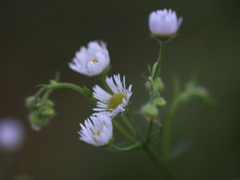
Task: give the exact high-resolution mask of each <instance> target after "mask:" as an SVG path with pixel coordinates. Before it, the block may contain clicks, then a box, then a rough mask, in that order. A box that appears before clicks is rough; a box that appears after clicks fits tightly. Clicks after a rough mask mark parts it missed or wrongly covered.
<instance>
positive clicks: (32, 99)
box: [26, 96, 39, 110]
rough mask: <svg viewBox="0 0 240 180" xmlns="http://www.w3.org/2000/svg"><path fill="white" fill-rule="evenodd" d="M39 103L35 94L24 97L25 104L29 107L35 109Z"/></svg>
mask: <svg viewBox="0 0 240 180" xmlns="http://www.w3.org/2000/svg"><path fill="white" fill-rule="evenodd" d="M38 103H39V99H38V98H37V97H36V96H30V97H28V98H27V99H26V106H27V107H28V108H29V109H32V110H33V109H37V105H38Z"/></svg>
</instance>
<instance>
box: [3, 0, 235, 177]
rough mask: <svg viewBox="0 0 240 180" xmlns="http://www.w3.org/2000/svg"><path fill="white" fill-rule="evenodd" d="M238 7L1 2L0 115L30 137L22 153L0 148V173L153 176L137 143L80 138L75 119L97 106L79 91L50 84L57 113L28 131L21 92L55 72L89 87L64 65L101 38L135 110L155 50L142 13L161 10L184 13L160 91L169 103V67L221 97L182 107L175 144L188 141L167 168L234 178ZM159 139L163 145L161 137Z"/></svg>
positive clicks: (195, 2)
mask: <svg viewBox="0 0 240 180" xmlns="http://www.w3.org/2000/svg"><path fill="white" fill-rule="evenodd" d="M239 5H240V3H239V1H236V0H228V1H221V0H192V1H188V0H181V1H179V0H148V1H146V0H145V1H142V0H138V1H126V0H121V1H115V0H91V1H83V0H78V1H75V0H69V1H67V0H65V1H64V0H58V1H51V0H49V1H30V0H24V1H16V0H15V1H1V2H0V84H1V88H0V106H1V110H0V118H2V117H6V116H12V117H16V118H19V119H20V120H21V121H22V122H23V123H24V125H25V128H26V133H27V139H26V142H25V144H24V146H23V147H22V148H21V149H20V150H19V151H18V152H16V153H1V154H0V156H1V159H2V161H1V162H0V169H1V170H0V179H1V180H12V179H14V178H16V177H18V176H20V175H27V176H29V177H31V179H32V180H66V179H71V180H75V179H76V180H77V179H78V180H79V179H83V180H86V179H105V180H112V179H115V180H122V179H138V180H145V179H149V180H150V179H159V175H160V173H159V172H158V170H157V169H156V167H155V166H154V164H153V162H151V160H150V159H149V158H148V156H147V155H146V154H145V153H144V152H142V151H133V152H126V153H109V152H107V151H105V150H104V149H99V148H96V147H93V146H90V145H88V144H86V143H84V142H81V141H80V140H79V139H78V138H79V136H78V134H77V131H79V129H80V128H79V125H78V124H79V123H80V122H81V123H82V122H83V121H84V119H85V118H87V117H88V116H89V115H91V113H92V112H93V111H92V108H93V105H92V104H90V102H89V101H88V100H86V99H85V98H84V97H83V96H81V95H80V94H78V93H76V92H74V91H72V90H66V89H63V90H58V91H55V92H54V93H53V95H52V96H51V99H52V100H54V102H55V103H56V106H55V109H56V112H57V116H55V117H54V118H53V120H52V121H51V123H50V124H49V125H48V126H47V127H46V128H43V129H42V130H41V131H40V132H35V131H33V130H31V128H30V125H29V123H28V118H27V116H28V110H27V109H26V107H25V105H24V100H25V98H27V97H28V96H30V95H33V94H34V93H35V92H36V91H37V88H36V87H35V85H37V84H42V83H48V80H49V79H51V78H54V76H55V72H56V71H57V70H59V71H60V72H61V79H60V80H61V81H62V82H71V83H76V84H78V85H86V86H87V87H89V88H91V87H92V86H94V85H95V84H96V83H98V84H99V83H100V82H99V81H98V80H97V79H95V78H88V77H85V76H83V75H81V74H78V73H77V72H74V71H72V70H71V69H70V68H69V67H68V63H69V62H70V61H71V60H72V58H73V57H74V55H75V52H76V51H77V50H78V49H79V47H80V46H85V45H86V44H87V43H88V42H89V41H92V40H104V41H105V42H107V45H108V50H109V53H110V58H111V66H112V69H111V71H110V75H111V74H116V73H120V74H121V75H126V79H127V84H128V85H129V84H133V96H132V98H131V100H132V106H131V109H133V110H136V109H138V107H139V106H138V105H142V104H144V103H145V102H146V101H147V96H145V94H146V93H147V92H146V91H145V89H144V86H143V84H144V79H143V78H142V73H144V74H146V75H148V72H147V65H148V64H149V65H153V63H154V62H155V61H156V59H157V57H158V48H159V46H158V44H157V43H156V41H154V39H152V38H150V33H149V30H148V15H149V13H150V12H151V11H155V10H157V9H163V8H172V9H173V10H176V11H177V14H178V16H182V17H183V18H184V20H183V23H182V26H181V28H180V30H179V36H178V37H177V38H176V39H174V40H172V41H171V42H170V43H169V44H167V49H166V51H165V55H164V60H163V64H162V71H161V77H162V79H163V81H164V82H165V90H164V97H165V99H166V100H167V101H168V102H169V103H170V102H171V97H172V83H171V80H172V77H173V74H178V75H179V77H180V78H181V80H182V82H186V81H187V80H189V79H190V78H191V76H192V74H193V73H197V74H198V76H199V82H200V84H202V85H204V86H206V87H208V89H209V90H210V92H211V94H212V95H213V96H214V97H215V98H216V99H218V106H216V107H213V106H209V105H205V104H203V103H197V104H195V106H194V107H193V106H182V107H180V108H179V109H178V111H177V114H176V117H175V122H174V127H173V144H176V143H177V142H179V141H180V140H182V139H184V138H187V137H194V146H193V147H192V148H191V149H190V150H189V151H188V153H186V154H184V155H183V156H182V157H180V158H179V159H178V160H176V161H175V162H174V163H173V169H174V170H175V171H176V173H177V174H178V175H179V176H180V177H182V179H184V180H193V179H194V180H203V179H204V180H213V179H214V180H215V179H217V180H234V179H235V180H236V179H237V178H239V177H240V171H239V170H240V163H239V162H240V161H239V160H240V152H239V150H240V141H239V138H240V133H239V128H240V122H239V120H240V118H239V117H240V115H239V107H240V106H239V101H240V91H239V90H240V78H239V75H240V73H239V65H240V62H239V61H240V59H239V57H240V50H239V49H240V43H239V42H240V36H239V32H240V26H239V19H240V12H239ZM143 96H144V98H143ZM117 140H118V139H117ZM155 146H156V148H157V149H160V148H161V147H160V146H161V145H160V141H157V143H156V144H155Z"/></svg>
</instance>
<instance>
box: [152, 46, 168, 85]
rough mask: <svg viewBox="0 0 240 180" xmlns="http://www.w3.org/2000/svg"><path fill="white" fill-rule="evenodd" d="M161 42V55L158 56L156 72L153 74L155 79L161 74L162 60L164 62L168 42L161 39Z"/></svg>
mask: <svg viewBox="0 0 240 180" xmlns="http://www.w3.org/2000/svg"><path fill="white" fill-rule="evenodd" d="M159 43H160V52H159V57H158V62H157V66H156V70H155V71H154V74H153V75H152V77H153V81H154V80H155V79H156V78H157V77H158V76H159V74H160V70H161V62H162V58H163V52H164V49H165V46H166V42H165V41H159Z"/></svg>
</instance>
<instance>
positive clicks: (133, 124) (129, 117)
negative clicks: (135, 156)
mask: <svg viewBox="0 0 240 180" xmlns="http://www.w3.org/2000/svg"><path fill="white" fill-rule="evenodd" d="M126 116H127V118H128V120H129V121H130V123H131V124H132V127H133V128H134V129H135V133H136V135H137V137H138V138H139V139H141V137H142V135H141V134H140V131H139V130H138V127H137V126H136V124H135V123H134V120H133V118H132V116H131V114H130V113H129V111H128V112H127V113H126Z"/></svg>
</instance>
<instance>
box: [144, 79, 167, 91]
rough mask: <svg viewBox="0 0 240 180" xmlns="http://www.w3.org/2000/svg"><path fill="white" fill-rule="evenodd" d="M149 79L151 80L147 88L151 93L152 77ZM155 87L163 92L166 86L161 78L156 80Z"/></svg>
mask: <svg viewBox="0 0 240 180" xmlns="http://www.w3.org/2000/svg"><path fill="white" fill-rule="evenodd" d="M148 79H149V81H147V82H146V88H147V90H148V91H151V89H152V86H151V83H150V81H152V77H148ZM153 86H154V88H155V89H156V90H157V91H162V90H163V88H164V84H163V82H162V80H161V78H159V77H158V78H157V79H156V80H155V82H153Z"/></svg>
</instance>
